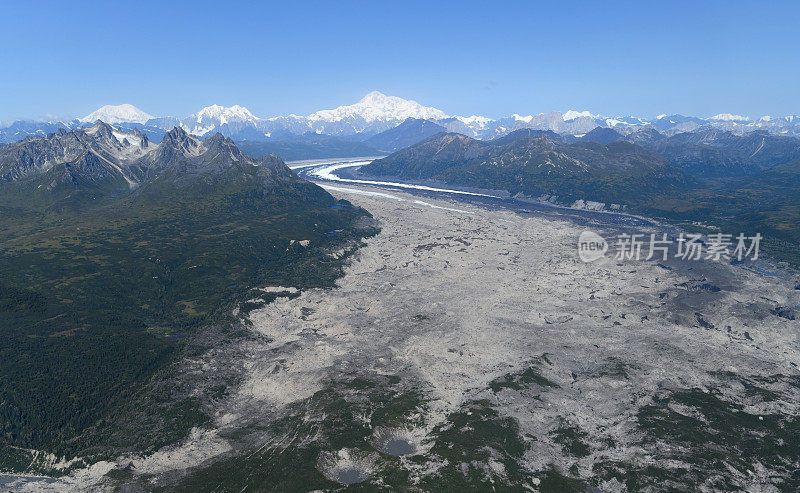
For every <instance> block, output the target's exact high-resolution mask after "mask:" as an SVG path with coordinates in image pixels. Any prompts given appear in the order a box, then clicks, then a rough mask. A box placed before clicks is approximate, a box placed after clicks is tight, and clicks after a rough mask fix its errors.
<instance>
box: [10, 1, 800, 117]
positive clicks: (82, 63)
mask: <svg viewBox="0 0 800 493" xmlns="http://www.w3.org/2000/svg"><path fill="white" fill-rule="evenodd" d="M391 3H392V5H389V6H385V5H382V2H381V3H379V2H364V3H351V2H326V3H308V4H303V5H299V4H295V2H281V3H279V4H266V3H264V4H261V3H255V2H254V3H238V2H232V1H228V2H223V1H215V2H210V3H206V2H198V1H195V2H179V1H166V2H158V3H156V2H154V3H149V2H145V1H142V2H80V1H67V2H63V1H60V2H42V3H38V2H36V3H34V2H27V1H24V2H23V1H11V2H9V1H7V0H2V1H0V120H6V121H7V120H10V119H15V118H19V117H33V118H41V117H44V116H46V115H57V116H83V115H85V114H87V113H89V112H90V111H92V110H94V109H95V108H97V107H99V106H101V105H103V104H120V103H131V104H134V105H136V106H138V107H140V108H141V109H143V110H144V111H147V112H148V113H151V114H154V115H174V116H178V117H183V116H186V115H187V114H189V113H192V112H195V111H197V110H198V109H199V108H201V107H202V106H206V105H210V104H214V103H217V104H222V105H232V104H241V105H243V106H246V107H248V108H249V109H250V110H251V111H252V112H253V113H255V114H256V115H258V116H273V115H278V114H286V113H296V114H306V113H309V112H312V111H315V110H317V109H322V108H330V107H335V106H338V105H341V104H349V103H352V102H355V101H356V100H358V99H359V98H360V97H361V96H363V95H364V94H365V93H367V92H369V91H371V90H379V91H382V92H385V93H387V94H391V95H397V96H401V97H404V98H408V99H414V100H417V101H419V102H420V103H423V104H425V105H428V106H435V107H438V108H440V109H442V110H444V111H445V112H447V113H450V114H465V115H468V114H474V113H477V114H481V115H486V116H490V117H499V116H505V115H508V114H511V113H523V114H528V113H539V112H543V111H550V110H555V109H557V110H566V109H578V110H584V109H588V110H590V111H592V112H596V113H602V114H605V115H619V114H636V115H641V116H647V117H652V116H655V115H657V114H659V113H683V114H692V115H699V116H709V115H713V114H716V113H721V112H731V113H739V114H744V115H748V116H751V117H757V116H760V115H763V114H773V115H786V114H790V113H800V90H798V87H800V83H799V82H800V49H799V47H800V46H799V41H800V36H799V35H798V27H799V26H800V2H737V1H725V2H703V1H697V0H695V1H692V2H681V1H660V2H649V1H636V2H609V1H604V2H592V3H565V2H557V1H552V0H551V1H548V2H542V3H536V2H519V3H502V2H501V3H466V2H453V3H452V4H444V3H440V2H425V3H416V4H410V3H406V2H391Z"/></svg>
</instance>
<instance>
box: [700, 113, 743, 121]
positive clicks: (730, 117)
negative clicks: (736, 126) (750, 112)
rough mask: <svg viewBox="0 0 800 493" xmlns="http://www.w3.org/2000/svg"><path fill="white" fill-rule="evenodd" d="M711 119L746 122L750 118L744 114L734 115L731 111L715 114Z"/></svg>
mask: <svg viewBox="0 0 800 493" xmlns="http://www.w3.org/2000/svg"><path fill="white" fill-rule="evenodd" d="M709 120H717V121H724V122H746V121H749V120H750V119H749V118H747V117H746V116H742V115H732V114H730V113H720V114H719V115H714V116H712V117H711V118H709Z"/></svg>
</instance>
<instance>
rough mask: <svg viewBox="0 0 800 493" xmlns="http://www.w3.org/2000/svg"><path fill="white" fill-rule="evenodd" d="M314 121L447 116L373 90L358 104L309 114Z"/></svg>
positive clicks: (436, 118)
mask: <svg viewBox="0 0 800 493" xmlns="http://www.w3.org/2000/svg"><path fill="white" fill-rule="evenodd" d="M308 118H309V119H310V120H312V121H315V120H323V121H329V122H336V121H341V120H345V119H351V118H362V119H364V120H365V121H366V122H374V121H390V120H396V121H402V120H405V119H406V118H422V119H426V120H440V119H443V118H447V115H445V114H444V112H443V111H441V110H438V109H436V108H430V107H427V106H422V105H421V104H419V103H417V102H416V101H410V100H407V99H403V98H398V97H396V96H387V95H385V94H383V93H381V92H378V91H372V92H371V93H369V94H367V95H366V96H364V97H363V98H361V100H360V101H359V102H357V103H356V104H351V105H347V106H339V107H338V108H335V109H332V110H322V111H317V112H316V113H312V114H311V115H309V116H308Z"/></svg>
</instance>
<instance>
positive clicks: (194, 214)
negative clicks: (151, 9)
mask: <svg viewBox="0 0 800 493" xmlns="http://www.w3.org/2000/svg"><path fill="white" fill-rule="evenodd" d="M112 113H113V114H116V115H117V116H119V115H120V113H119V112H116V113H114V112H112ZM372 231H374V229H373V228H372V226H371V225H370V222H369V215H368V213H367V212H366V211H364V210H362V209H359V208H357V207H354V206H352V205H351V204H349V203H348V202H346V201H340V200H336V199H335V198H334V197H333V196H331V195H330V194H329V193H328V192H326V191H325V190H323V189H322V188H320V187H319V186H317V185H315V184H312V183H310V182H308V181H306V180H303V179H301V178H300V177H298V176H297V175H296V174H295V173H294V172H293V171H291V170H290V169H289V168H288V167H287V166H286V164H284V162H283V161H282V160H281V159H280V158H278V157H277V156H275V155H274V154H268V155H265V156H263V157H261V158H258V159H255V158H251V157H250V156H248V155H247V154H245V153H244V152H242V151H240V150H239V149H238V147H237V146H236V145H235V143H234V142H233V141H232V140H231V139H229V138H227V137H224V136H223V135H221V134H219V133H215V134H213V135H210V136H208V137H206V138H204V139H200V138H198V137H197V136H194V135H191V134H189V133H187V132H186V131H185V130H184V129H183V128H181V127H175V128H173V129H171V130H169V131H168V132H166V133H164V134H163V136H162V138H161V139H160V142H159V143H154V142H152V141H151V140H150V139H149V138H148V137H147V135H146V134H145V133H143V132H142V131H140V130H139V129H138V128H134V129H132V130H127V131H125V130H121V129H120V128H115V127H112V126H111V125H108V124H106V123H104V122H103V121H97V122H96V123H94V124H93V125H90V126H82V127H78V128H74V129H72V130H66V129H64V128H60V129H58V130H57V131H55V132H53V133H51V134H49V135H48V136H43V137H28V138H26V139H23V140H21V141H19V142H15V143H12V144H8V145H5V146H3V147H2V148H0V333H2V334H3V337H1V338H0V396H2V398H1V399H0V417H2V419H1V420H0V470H2V471H9V470H10V471H17V470H18V471H27V470H30V469H31V468H32V467H34V466H33V464H34V462H35V459H36V454H38V452H36V451H35V450H47V451H49V452H52V453H54V454H56V455H58V456H60V457H63V456H68V457H74V456H76V455H80V456H83V457H94V455H93V454H103V453H108V451H109V450H114V451H115V452H116V453H122V452H124V451H126V450H127V451H130V450H131V448H132V447H133V448H134V449H135V450H138V451H144V450H148V449H149V448H151V447H154V448H158V447H160V446H162V445H164V444H166V443H170V442H172V441H177V440H180V439H181V438H182V437H185V436H186V434H188V433H189V431H190V430H191V428H192V427H194V426H199V425H201V424H202V423H204V422H206V421H207V420H208V419H209V418H208V416H207V415H205V414H204V413H203V411H202V409H200V407H199V406H198V403H197V401H196V399H193V398H191V397H190V396H188V395H186V394H181V391H180V390H179V388H177V387H176V386H175V385H174V383H173V382H171V381H170V378H171V375H173V374H174V372H173V371H167V370H166V369H167V367H169V366H170V365H172V364H179V362H180V361H183V360H184V358H186V357H187V354H188V353H189V352H190V349H189V345H187V344H188V342H187V341H189V340H190V339H191V340H196V339H197V338H208V337H214V336H213V334H215V332H214V330H215V329H214V327H215V324H221V323H222V322H224V321H226V320H228V319H229V317H230V316H231V315H230V314H231V313H232V312H233V311H234V309H235V308H236V307H237V306H238V305H237V304H238V303H240V302H243V301H244V300H249V299H258V298H259V297H261V296H262V295H263V293H261V292H260V291H259V290H258V288H260V287H263V286H297V287H298V288H301V289H306V288H311V287H323V286H330V285H332V284H333V281H334V280H335V279H336V277H338V276H339V275H340V272H341V265H342V262H343V261H344V260H343V259H341V258H340V256H338V255H337V257H336V258H332V257H331V255H330V253H331V252H332V251H349V249H350V248H352V247H353V245H357V244H358V242H359V241H360V239H361V238H362V237H363V236H364V235H365V234H369V233H370V232H372ZM259 293H260V294H259ZM251 305H252V303H251V304H250V305H248V306H251ZM252 307H253V306H251V308H252ZM206 340H208V341H210V340H211V339H206ZM34 449H35V450H34ZM0 489H1V487H0Z"/></svg>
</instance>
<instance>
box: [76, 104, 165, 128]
mask: <svg viewBox="0 0 800 493" xmlns="http://www.w3.org/2000/svg"><path fill="white" fill-rule="evenodd" d="M151 118H153V117H152V116H150V115H148V114H147V113H145V112H144V111H142V110H140V109H139V108H137V107H136V106H134V105H132V104H119V105H105V106H102V107H100V108H99V109H98V110H97V111H95V112H93V113H90V114H88V115H86V116H84V117H83V118H81V119H80V121H81V122H83V123H92V122H95V121H97V120H102V121H104V122H106V123H109V124H116V123H145V122H146V121H147V120H149V119H151Z"/></svg>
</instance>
